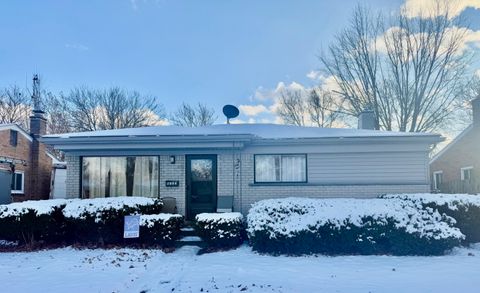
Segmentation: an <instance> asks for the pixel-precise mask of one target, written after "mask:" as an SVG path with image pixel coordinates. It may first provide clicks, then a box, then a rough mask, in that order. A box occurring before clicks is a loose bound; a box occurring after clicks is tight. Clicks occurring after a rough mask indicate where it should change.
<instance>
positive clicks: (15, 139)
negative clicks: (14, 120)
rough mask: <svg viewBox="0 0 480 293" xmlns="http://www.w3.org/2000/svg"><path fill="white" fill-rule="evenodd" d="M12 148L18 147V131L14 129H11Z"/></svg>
mask: <svg viewBox="0 0 480 293" xmlns="http://www.w3.org/2000/svg"><path fill="white" fill-rule="evenodd" d="M10 146H12V147H17V146H18V131H16V130H14V129H10Z"/></svg>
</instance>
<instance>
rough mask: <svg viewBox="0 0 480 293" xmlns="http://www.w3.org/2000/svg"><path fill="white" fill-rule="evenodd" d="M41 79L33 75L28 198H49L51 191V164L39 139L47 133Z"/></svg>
mask: <svg viewBox="0 0 480 293" xmlns="http://www.w3.org/2000/svg"><path fill="white" fill-rule="evenodd" d="M40 99H41V96H40V79H39V78H38V75H36V74H35V75H34V76H33V94H32V100H33V111H32V116H30V134H31V135H32V137H33V141H32V145H31V148H30V164H29V172H30V173H29V174H30V176H29V177H30V178H29V180H30V186H31V187H30V189H31V193H30V196H29V198H28V199H48V196H49V193H50V170H51V165H50V162H49V161H48V160H47V157H46V156H47V155H46V147H45V145H44V144H43V143H41V142H40V141H39V139H40V137H41V136H42V135H45V134H46V133H47V119H46V118H45V112H43V111H42V110H41V100H40Z"/></svg>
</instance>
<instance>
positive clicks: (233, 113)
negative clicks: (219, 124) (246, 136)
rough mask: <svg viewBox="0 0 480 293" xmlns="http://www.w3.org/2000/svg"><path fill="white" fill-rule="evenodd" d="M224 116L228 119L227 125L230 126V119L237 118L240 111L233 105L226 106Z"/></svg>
mask: <svg viewBox="0 0 480 293" xmlns="http://www.w3.org/2000/svg"><path fill="white" fill-rule="evenodd" d="M223 114H224V115H225V116H226V117H227V124H230V119H232V118H235V117H237V116H238V114H240V111H239V110H238V108H237V107H235V106H233V105H225V106H223Z"/></svg>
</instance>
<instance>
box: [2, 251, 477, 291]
mask: <svg viewBox="0 0 480 293" xmlns="http://www.w3.org/2000/svg"><path fill="white" fill-rule="evenodd" d="M197 250H198V248H196V247H189V246H187V247H184V248H181V249H179V250H177V251H176V252H174V253H168V254H166V253H163V252H161V251H157V250H133V249H115V250H102V249H95V250H76V249H72V248H64V249H55V250H47V251H39V252H31V253H0V272H1V273H0V288H1V289H0V291H1V292H70V293H72V292H82V293H83V292H202V291H203V292H372V293H373V292H422V293H423V292H478V291H479V288H480V278H479V275H478V274H479V272H480V244H477V245H475V246H473V247H472V248H461V249H456V250H455V251H453V252H452V253H451V254H449V255H446V256H440V257H393V256H339V257H327V256H318V257H314V256H308V257H273V256H266V255H259V254H256V253H254V252H252V251H251V249H250V248H249V247H248V246H242V247H240V248H238V249H237V250H231V251H227V252H218V253H211V254H203V255H200V256H197V255H196V252H197Z"/></svg>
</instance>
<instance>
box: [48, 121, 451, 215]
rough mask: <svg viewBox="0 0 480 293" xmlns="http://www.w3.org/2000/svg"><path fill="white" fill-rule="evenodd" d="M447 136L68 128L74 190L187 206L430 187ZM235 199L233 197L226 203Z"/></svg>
mask: <svg viewBox="0 0 480 293" xmlns="http://www.w3.org/2000/svg"><path fill="white" fill-rule="evenodd" d="M441 139H442V138H441V137H440V136H439V135H435V134H426V133H399V132H385V131H376V130H366V129H332V128H330V129H327V128H313V127H297V126H286V125H273V124H236V125H235V124H232V125H229V124H224V125H214V126H205V127H197V128H185V127H177V126H158V127H145V128H136V129H118V130H106V131H96V132H84V133H70V134H63V135H48V136H44V137H43V141H44V142H45V143H47V144H51V145H53V146H54V147H55V148H57V149H60V150H63V151H64V152H65V153H66V159H67V164H68V173H67V197H69V198H79V197H81V198H86V197H104V196H121V195H126V196H154V197H174V198H175V199H176V203H177V207H178V210H179V212H180V213H182V214H184V215H186V216H187V217H189V218H191V217H192V216H194V215H195V214H196V213H198V212H206V211H211V212H213V211H216V210H217V203H218V202H220V201H219V200H220V199H231V198H232V197H233V209H234V210H235V211H240V212H242V213H246V212H247V211H248V209H249V207H250V205H251V204H252V203H253V202H255V201H257V200H260V199H267V198H277V197H287V196H303V197H375V196H378V195H380V194H384V193H392V192H428V191H429V190H430V176H429V168H428V162H429V152H430V150H431V147H432V145H433V144H435V143H437V142H439V141H441ZM227 202H228V201H227Z"/></svg>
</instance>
